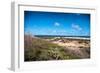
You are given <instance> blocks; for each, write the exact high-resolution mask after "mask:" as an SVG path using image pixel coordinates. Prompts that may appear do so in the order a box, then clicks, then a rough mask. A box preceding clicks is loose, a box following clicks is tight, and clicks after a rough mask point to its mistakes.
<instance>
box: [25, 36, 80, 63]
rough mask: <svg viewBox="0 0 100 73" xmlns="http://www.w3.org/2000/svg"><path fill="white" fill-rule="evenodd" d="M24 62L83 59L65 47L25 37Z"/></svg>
mask: <svg viewBox="0 0 100 73" xmlns="http://www.w3.org/2000/svg"><path fill="white" fill-rule="evenodd" d="M24 48H25V49H24V60H25V61H42V60H64V59H79V58H81V57H80V56H78V55H75V53H72V51H70V50H68V49H65V47H62V46H59V45H57V44H54V43H51V42H50V41H46V40H44V39H40V38H36V37H32V36H31V35H25V36H24Z"/></svg>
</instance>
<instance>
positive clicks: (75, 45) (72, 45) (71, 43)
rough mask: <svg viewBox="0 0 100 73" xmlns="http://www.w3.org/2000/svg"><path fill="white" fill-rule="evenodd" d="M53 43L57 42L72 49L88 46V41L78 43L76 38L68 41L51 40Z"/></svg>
mask: <svg viewBox="0 0 100 73" xmlns="http://www.w3.org/2000/svg"><path fill="white" fill-rule="evenodd" d="M53 43H55V44H58V45H59V46H64V47H66V48H70V49H72V50H75V49H81V48H88V47H90V43H85V42H82V43H79V41H78V40H73V41H72V40H70V41H69V42H60V41H53Z"/></svg>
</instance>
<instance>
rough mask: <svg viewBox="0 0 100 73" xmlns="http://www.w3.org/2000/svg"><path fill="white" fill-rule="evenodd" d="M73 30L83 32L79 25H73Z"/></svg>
mask: <svg viewBox="0 0 100 73" xmlns="http://www.w3.org/2000/svg"><path fill="white" fill-rule="evenodd" d="M72 28H73V29H74V30H78V31H81V30H82V28H81V27H80V26H79V25H77V24H72Z"/></svg>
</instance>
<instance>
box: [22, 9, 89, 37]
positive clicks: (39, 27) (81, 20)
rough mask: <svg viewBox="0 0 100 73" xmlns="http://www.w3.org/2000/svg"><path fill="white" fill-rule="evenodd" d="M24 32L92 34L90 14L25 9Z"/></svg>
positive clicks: (71, 34) (36, 33)
mask: <svg viewBox="0 0 100 73" xmlns="http://www.w3.org/2000/svg"><path fill="white" fill-rule="evenodd" d="M24 32H25V33H31V34H32V35H66V36H90V14H82V13H81V14H79V13H58V12H39V11H24Z"/></svg>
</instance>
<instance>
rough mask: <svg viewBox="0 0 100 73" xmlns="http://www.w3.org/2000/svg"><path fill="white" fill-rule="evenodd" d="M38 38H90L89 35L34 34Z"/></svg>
mask: <svg viewBox="0 0 100 73" xmlns="http://www.w3.org/2000/svg"><path fill="white" fill-rule="evenodd" d="M34 36H35V37H39V38H68V39H84V40H90V36H66V35H34Z"/></svg>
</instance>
